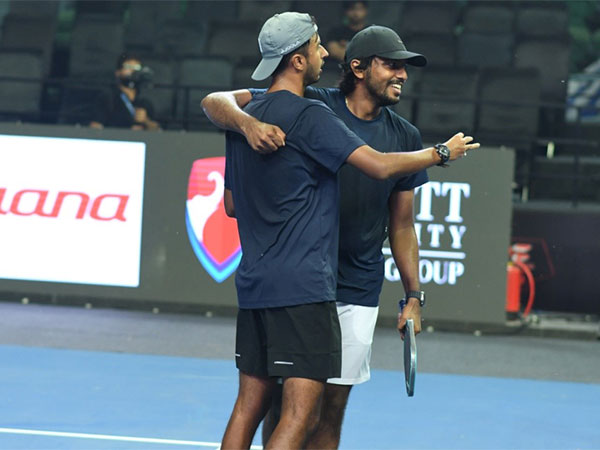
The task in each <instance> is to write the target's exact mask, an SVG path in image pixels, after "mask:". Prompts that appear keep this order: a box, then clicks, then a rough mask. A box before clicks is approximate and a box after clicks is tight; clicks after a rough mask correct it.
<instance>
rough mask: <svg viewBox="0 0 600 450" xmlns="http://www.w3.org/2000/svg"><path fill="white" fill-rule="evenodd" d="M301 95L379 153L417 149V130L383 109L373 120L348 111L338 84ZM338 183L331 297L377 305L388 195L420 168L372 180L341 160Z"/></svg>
mask: <svg viewBox="0 0 600 450" xmlns="http://www.w3.org/2000/svg"><path fill="white" fill-rule="evenodd" d="M305 95H306V97H308V98H315V99H318V100H321V101H323V102H324V103H325V104H327V106H329V107H330V108H331V109H332V110H333V112H335V113H336V114H337V116H338V117H339V118H340V119H342V121H344V123H345V124H346V125H347V126H348V128H350V129H351V130H352V131H354V132H355V133H356V134H357V135H358V136H359V137H361V138H362V139H363V140H364V141H365V142H366V143H367V144H368V145H370V146H371V147H373V148H374V149H376V150H378V151H380V152H407V151H414V150H421V149H422V148H423V143H422V142H421V134H420V133H419V130H418V129H417V128H416V127H415V126H414V125H412V124H411V123H410V122H408V121H407V120H405V119H403V118H402V117H400V116H399V115H398V114H396V113H395V112H393V111H391V110H390V109H388V108H382V109H381V114H379V116H378V117H377V118H375V119H373V120H362V119H359V118H358V117H356V116H355V115H354V114H352V113H351V112H350V110H348V107H347V106H346V101H345V98H344V96H343V95H342V93H341V92H340V90H339V89H335V88H330V89H319V88H311V87H309V88H307V89H306V93H305ZM338 179H339V186H340V243H339V267H338V286H337V300H338V301H340V302H345V303H352V304H357V305H363V306H377V304H378V303H379V294H380V293H381V286H382V284H383V270H384V267H383V266H384V258H383V255H382V253H381V247H382V245H383V242H384V241H385V239H386V238H387V227H388V224H389V209H388V200H389V198H390V195H391V194H392V193H393V192H395V191H408V190H411V189H414V188H416V187H418V186H421V185H422V184H424V183H427V181H429V180H428V177H427V172H426V171H425V170H423V171H421V172H417V173H415V174H412V175H408V176H403V177H398V178H392V179H389V180H385V181H379V180H374V179H372V178H369V177H368V176H366V175H364V174H363V173H362V172H361V171H360V170H358V169H356V168H355V167H353V166H351V165H350V164H346V165H344V166H343V167H342V169H341V170H340V171H339V173H338Z"/></svg>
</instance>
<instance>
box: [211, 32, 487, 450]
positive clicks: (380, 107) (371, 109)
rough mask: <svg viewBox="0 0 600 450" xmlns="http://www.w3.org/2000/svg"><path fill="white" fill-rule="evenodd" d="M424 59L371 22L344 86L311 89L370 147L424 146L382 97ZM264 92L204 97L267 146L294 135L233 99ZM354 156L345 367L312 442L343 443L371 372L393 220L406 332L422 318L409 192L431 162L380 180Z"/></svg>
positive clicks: (331, 382) (352, 52)
mask: <svg viewBox="0 0 600 450" xmlns="http://www.w3.org/2000/svg"><path fill="white" fill-rule="evenodd" d="M426 63H427V61H426V59H425V57H424V56H423V55H420V54H417V53H412V52H409V51H407V50H406V47H405V46H404V44H403V43H402V41H401V40H400V38H399V37H398V35H397V34H396V33H395V32H394V31H393V30H391V29H389V28H385V27H378V26H372V27H369V28H366V29H365V30H363V31H361V32H359V33H358V34H357V35H356V36H355V37H354V38H353V39H352V40H351V41H350V43H349V44H348V47H347V50H346V58H345V63H344V78H343V81H342V83H341V86H340V89H314V88H310V87H308V88H306V90H305V96H306V97H312V98H315V99H319V100H322V101H323V102H324V103H326V104H327V105H328V106H329V107H330V108H331V109H332V110H333V111H334V112H335V113H336V114H337V115H338V117H339V118H340V119H342V121H343V122H344V123H345V124H346V125H347V126H348V127H349V128H350V129H352V130H353V131H354V132H355V133H356V134H357V135H358V136H359V137H361V138H362V139H363V140H364V141H365V142H366V143H367V144H368V145H369V146H370V147H374V148H377V149H378V150H380V151H383V152H386V153H387V152H397V151H400V152H413V151H418V150H421V149H422V147H423V146H422V143H421V137H420V134H419V132H418V130H417V129H416V128H415V127H414V126H413V125H411V124H410V123H408V122H407V121H406V120H404V119H402V118H401V117H399V116H398V115H397V114H395V113H393V112H392V111H390V110H389V109H387V108H385V106H387V105H392V104H394V103H396V102H397V101H398V100H399V98H400V94H401V91H402V85H403V84H404V82H405V81H406V79H407V73H406V67H405V65H406V64H412V65H415V66H424V65H425V64H426ZM263 93H264V91H259V90H256V91H236V92H233V93H215V94H211V95H209V96H208V97H207V98H206V99H205V100H204V101H203V106H204V108H205V111H206V113H207V115H208V116H209V117H210V118H211V120H213V122H215V123H216V124H217V125H219V126H221V127H224V128H228V129H232V130H236V131H239V132H241V133H243V134H244V135H245V136H246V139H247V140H248V143H249V144H250V146H251V147H252V148H253V149H255V150H258V151H260V152H269V151H272V150H275V149H277V148H278V147H279V146H282V145H283V144H284V142H286V141H287V140H288V139H289V136H286V134H285V133H284V132H283V131H282V130H281V129H280V128H279V127H277V126H275V125H269V124H268V123H263V122H259V121H257V120H256V119H255V118H253V117H251V116H249V115H248V114H247V111H246V112H244V111H242V110H240V109H239V108H238V105H237V104H236V101H237V102H238V103H239V104H240V105H245V104H246V103H248V101H249V100H250V99H251V98H252V95H253V94H255V95H256V96H257V97H258V98H260V97H262V95H263ZM324 126H325V125H324ZM297 132H302V130H297ZM307 132H308V130H307ZM458 140H467V141H470V140H471V138H465V137H464V135H463V134H462V133H458V134H456V135H455V136H454V137H452V138H451V139H450V140H449V141H447V143H446V144H439V145H438V146H436V148H435V152H436V153H437V154H438V155H439V156H440V158H441V160H442V161H444V160H445V159H446V158H445V157H444V156H443V154H444V153H446V150H447V149H448V148H447V147H448V146H454V145H456V144H455V143H456V142H457V141H458ZM466 144H467V142H465V143H464V145H465V150H467V149H470V148H477V147H478V144H471V145H466ZM417 153H420V152H417ZM463 154H464V153H463ZM354 156H358V154H355V155H354ZM389 156H392V155H391V154H390V155H389ZM405 156H408V155H405ZM411 156H412V155H411ZM414 156H417V155H416V154H415V155H414ZM348 162H350V164H352V166H351V165H345V166H343V167H342V168H341V169H340V171H339V172H338V176H339V182H340V194H341V198H340V240H339V252H338V261H339V264H338V277H337V292H336V300H337V311H338V317H339V320H340V326H341V331H342V368H341V376H340V377H337V378H329V379H328V383H327V385H326V388H325V392H324V395H323V399H322V408H321V420H320V423H319V426H318V429H317V431H316V432H315V433H314V434H313V435H312V437H311V438H310V440H309V441H308V442H307V443H306V447H307V448H336V447H337V446H338V444H339V439H340V433H341V424H342V421H343V415H344V410H345V407H346V403H347V400H348V395H349V393H350V389H351V387H352V386H353V385H354V384H360V383H363V382H365V381H367V380H368V379H369V377H370V372H369V360H370V354H371V341H372V338H373V332H374V327H375V321H376V318H377V312H378V306H377V305H378V297H379V293H380V291H381V286H382V282H383V256H382V254H381V247H382V243H383V241H384V240H385V238H386V235H387V226H388V224H389V226H390V233H389V235H390V243H391V246H392V253H393V255H394V258H395V260H396V264H397V265H398V268H399V270H400V273H401V276H402V281H403V284H404V288H405V291H406V297H407V300H408V302H407V306H406V308H405V309H404V312H403V313H402V314H401V315H399V317H398V324H397V326H398V329H399V330H400V332H402V330H403V328H404V324H405V322H406V320H407V319H409V318H410V319H413V320H414V322H415V324H416V332H419V331H420V328H421V320H420V317H421V316H420V314H421V311H420V308H421V306H422V305H423V304H424V293H423V292H422V291H420V285H419V277H418V243H417V238H416V235H415V231H414V224H413V197H414V189H415V188H416V187H418V186H420V185H421V184H423V183H425V182H427V174H426V172H425V170H424V168H425V167H428V166H425V165H423V166H421V167H422V170H421V171H418V170H417V171H416V173H412V174H411V175H403V176H399V177H396V178H391V179H389V180H385V181H377V180H375V179H373V178H370V177H368V176H365V175H364V174H363V173H361V172H360V171H359V170H357V169H356V168H355V167H354V166H358V167H361V165H360V163H359V164H356V163H357V160H356V159H355V158H354V157H353V156H352V155H351V156H350V157H349V158H348ZM361 170H362V169H361ZM410 172H414V171H410ZM405 173H409V171H407V172H405ZM274 422H276V420H273V417H271V418H270V419H269V420H267V423H265V424H264V425H263V429H264V430H265V431H266V433H264V434H263V440H264V441H266V440H267V439H265V438H266V437H268V434H269V430H271V429H272V426H273V424H274Z"/></svg>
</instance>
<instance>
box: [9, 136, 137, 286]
mask: <svg viewBox="0 0 600 450" xmlns="http://www.w3.org/2000/svg"><path fill="white" fill-rule="evenodd" d="M144 161H145V144H144V143H143V142H119V141H102V140H89V139H66V138H48V137H29V136H9V135H0V229H1V232H0V248H1V249H2V258H0V278H8V279H16V280H31V281H53V282H61V283H82V284H97V285H112V286H128V287H137V286H138V285H139V278H140V251H141V239H142V202H143V194H144Z"/></svg>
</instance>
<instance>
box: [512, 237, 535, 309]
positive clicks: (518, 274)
mask: <svg viewBox="0 0 600 450" xmlns="http://www.w3.org/2000/svg"><path fill="white" fill-rule="evenodd" d="M530 251H531V245H530V244H518V243H517V244H514V245H512V246H511V247H510V248H509V249H508V254H509V256H510V262H509V263H508V266H507V268H506V270H507V276H506V318H507V319H508V320H515V319H518V318H519V314H520V311H521V287H522V286H523V285H524V284H525V282H527V285H528V288H529V289H528V290H529V297H528V299H527V304H526V306H525V309H524V311H523V315H522V317H523V318H526V317H527V316H528V315H529V313H530V312H531V308H532V307H533V300H534V298H535V280H534V278H533V273H532V272H531V268H530V265H528V264H526V263H527V262H528V261H529V252H530Z"/></svg>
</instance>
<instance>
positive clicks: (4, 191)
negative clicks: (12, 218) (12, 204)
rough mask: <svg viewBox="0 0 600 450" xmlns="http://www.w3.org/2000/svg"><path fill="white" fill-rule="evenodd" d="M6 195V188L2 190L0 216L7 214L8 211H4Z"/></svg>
mask: <svg viewBox="0 0 600 450" xmlns="http://www.w3.org/2000/svg"><path fill="white" fill-rule="evenodd" d="M4 194H6V188H0V214H6V213H7V212H8V211H4V210H3V209H2V202H3V201H4Z"/></svg>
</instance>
